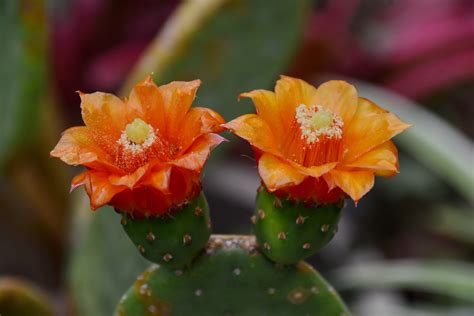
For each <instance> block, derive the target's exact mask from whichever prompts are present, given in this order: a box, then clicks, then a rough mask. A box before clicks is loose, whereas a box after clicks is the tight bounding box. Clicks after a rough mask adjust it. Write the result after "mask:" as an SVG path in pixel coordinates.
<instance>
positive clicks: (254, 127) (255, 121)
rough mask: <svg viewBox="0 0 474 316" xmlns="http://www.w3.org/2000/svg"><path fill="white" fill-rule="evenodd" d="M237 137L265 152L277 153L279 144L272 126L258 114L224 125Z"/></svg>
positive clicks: (244, 116) (247, 115)
mask: <svg viewBox="0 0 474 316" xmlns="http://www.w3.org/2000/svg"><path fill="white" fill-rule="evenodd" d="M224 126H225V127H226V128H228V129H230V130H231V131H232V132H234V133H235V134H236V135H238V136H240V137H242V138H243V139H245V140H247V141H248V142H249V143H250V144H251V145H252V146H254V147H257V148H258V149H260V150H262V151H264V152H270V153H277V152H278V150H277V143H276V140H275V137H274V135H273V132H272V130H271V128H270V126H269V125H268V124H267V122H265V121H264V120H263V119H262V118H261V117H259V116H258V115H256V114H245V115H242V116H239V117H238V118H236V119H234V120H232V121H230V122H228V123H226V124H224Z"/></svg>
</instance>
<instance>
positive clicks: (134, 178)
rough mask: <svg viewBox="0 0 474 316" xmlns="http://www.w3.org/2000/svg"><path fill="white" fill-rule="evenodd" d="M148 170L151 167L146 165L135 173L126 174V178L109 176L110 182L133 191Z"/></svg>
mask: <svg viewBox="0 0 474 316" xmlns="http://www.w3.org/2000/svg"><path fill="white" fill-rule="evenodd" d="M148 169H149V165H148V164H146V165H144V166H141V167H140V168H138V169H136V170H135V171H134V172H133V173H130V174H126V175H124V176H119V175H115V174H111V175H110V176H109V182H110V183H111V184H113V185H116V186H126V187H128V188H130V189H133V187H134V186H135V185H136V184H137V183H138V181H140V179H141V178H142V177H143V176H144V175H145V174H146V172H147V171H148Z"/></svg>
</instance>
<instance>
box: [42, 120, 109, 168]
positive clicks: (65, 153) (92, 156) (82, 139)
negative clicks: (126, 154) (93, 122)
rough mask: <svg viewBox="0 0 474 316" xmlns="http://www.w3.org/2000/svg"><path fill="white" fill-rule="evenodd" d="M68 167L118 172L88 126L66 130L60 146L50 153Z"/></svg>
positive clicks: (59, 143)
mask: <svg viewBox="0 0 474 316" xmlns="http://www.w3.org/2000/svg"><path fill="white" fill-rule="evenodd" d="M50 155H51V156H53V157H57V158H59V159H61V160H62V161H64V162H65V163H67V164H68V165H75V166H76V165H84V166H86V167H90V168H96V169H103V170H104V169H108V170H113V171H118V170H117V168H116V167H115V166H114V165H113V159H112V157H110V155H109V154H108V153H106V152H105V151H104V150H103V149H102V148H101V147H99V146H98V145H97V144H96V143H95V141H94V140H93V134H92V133H91V132H90V129H89V128H87V127H86V126H78V127H71V128H69V129H67V130H65V131H64V132H63V134H62V136H61V139H60V140H59V142H58V144H57V145H56V147H54V149H53V150H52V151H51V153H50Z"/></svg>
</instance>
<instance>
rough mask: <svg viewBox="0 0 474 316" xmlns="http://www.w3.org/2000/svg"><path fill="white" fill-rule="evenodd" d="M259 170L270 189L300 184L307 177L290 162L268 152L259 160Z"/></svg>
mask: <svg viewBox="0 0 474 316" xmlns="http://www.w3.org/2000/svg"><path fill="white" fill-rule="evenodd" d="M258 172H259V174H260V177H261V178H262V181H263V182H264V183H265V186H266V187H267V188H268V190H270V191H275V190H278V189H280V188H283V187H287V186H292V185H298V184H300V183H301V182H303V180H304V179H305V178H306V176H305V175H304V174H302V173H300V172H299V171H298V170H297V169H295V168H293V167H292V166H291V165H290V164H288V163H286V162H284V161H283V160H281V159H279V158H277V157H275V156H273V155H271V154H267V153H265V154H263V155H262V156H261V157H260V159H259V161H258Z"/></svg>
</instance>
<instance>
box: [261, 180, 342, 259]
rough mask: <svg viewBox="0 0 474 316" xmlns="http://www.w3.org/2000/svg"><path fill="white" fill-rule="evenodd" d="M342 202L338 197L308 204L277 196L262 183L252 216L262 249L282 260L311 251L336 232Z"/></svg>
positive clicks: (310, 254)
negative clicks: (337, 200) (327, 202)
mask: <svg viewBox="0 0 474 316" xmlns="http://www.w3.org/2000/svg"><path fill="white" fill-rule="evenodd" d="M343 205H344V203H343V201H341V202H339V203H336V204H326V205H319V206H307V205H305V204H304V203H300V202H293V201H290V200H287V199H282V198H279V197H277V196H275V195H274V194H273V193H270V192H268V191H267V190H266V189H265V188H264V187H262V188H261V189H260V190H259V193H258V195H257V206H256V209H255V215H254V216H253V217H252V222H253V223H254V230H255V235H256V236H257V241H258V244H259V246H260V248H261V250H262V252H263V253H264V254H265V255H266V256H267V257H268V258H269V259H271V260H273V261H275V262H278V263H283V264H292V263H296V262H298V261H300V260H303V259H305V258H307V257H310V256H312V255H314V254H315V253H316V252H317V251H318V250H319V249H321V248H322V247H323V246H325V245H326V244H327V243H328V242H329V241H330V240H331V239H332V238H333V237H334V235H335V234H336V232H337V227H338V223H339V218H340V216H341V212H342V209H343Z"/></svg>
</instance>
